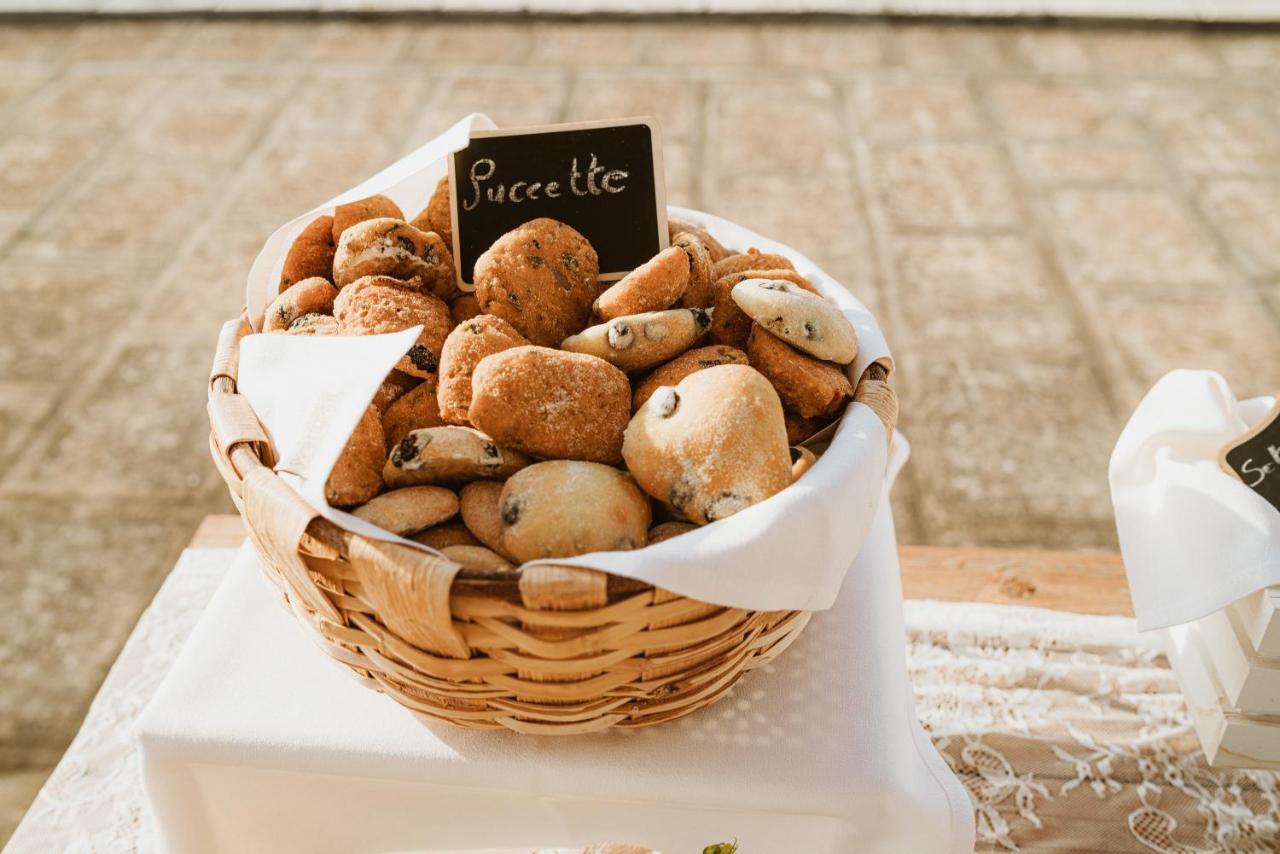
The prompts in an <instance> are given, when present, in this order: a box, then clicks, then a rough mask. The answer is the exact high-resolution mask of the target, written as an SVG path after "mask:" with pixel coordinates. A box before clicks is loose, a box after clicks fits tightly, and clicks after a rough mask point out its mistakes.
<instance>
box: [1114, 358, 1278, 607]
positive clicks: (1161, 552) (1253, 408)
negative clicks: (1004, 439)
mask: <svg viewBox="0 0 1280 854" xmlns="http://www.w3.org/2000/svg"><path fill="white" fill-rule="evenodd" d="M1273 403H1274V398H1270V397H1259V398H1253V399H1251V400H1243V401H1241V400H1237V399H1236V396H1235V394H1234V393H1233V392H1232V391H1231V387H1230V386H1229V385H1228V384H1227V381H1226V380H1225V379H1223V377H1222V376H1221V375H1220V374H1217V373H1215V372H1213V371H1192V370H1177V371H1172V372H1170V373H1168V374H1166V375H1165V376H1164V377H1162V378H1161V379H1160V380H1159V381H1158V382H1157V383H1156V384H1155V386H1154V387H1153V388H1152V389H1151V391H1149V392H1148V393H1147V395H1146V397H1144V398H1143V399H1142V402H1141V403H1139V404H1138V408H1137V410H1136V411H1135V412H1134V413H1133V416H1132V417H1131V418H1130V419H1129V423H1128V424H1127V425H1126V426H1125V428H1124V431H1123V432H1122V433H1121V435H1120V439H1119V441H1118V442H1117V443H1116V447H1115V451H1114V452H1113V453H1112V456H1111V466H1110V479H1111V500H1112V503H1113V504H1114V505H1115V513H1116V529H1117V532H1118V533H1119V536H1120V550H1121V552H1122V553H1123V554H1124V564H1125V571H1126V572H1127V573H1128V577H1129V593H1130V595H1131V596H1132V597H1133V611H1134V614H1135V615H1136V616H1137V618H1138V628H1139V629H1143V630H1147V629H1159V628H1164V627H1166V626H1172V625H1177V624H1179V623H1186V622H1190V621H1191V620H1196V619H1199V618H1200V617H1203V616H1205V615H1207V614H1211V613H1213V612H1214V611H1217V610H1220V609H1222V608H1225V607H1226V606H1227V605H1229V604H1231V603H1232V602H1234V601H1236V600H1237V599H1241V598H1244V597H1245V596H1248V595H1249V594H1250V593H1253V592H1254V591H1257V590H1260V589H1262V588H1263V587H1268V586H1270V585H1273V584H1280V512H1277V511H1276V509H1275V508H1274V507H1272V506H1271V505H1270V504H1269V503H1268V502H1267V501H1266V499H1264V498H1262V497H1261V496H1260V495H1258V494H1257V493H1255V492H1254V491H1253V490H1252V489H1250V488H1249V487H1247V486H1245V485H1244V483H1242V482H1241V481H1240V480H1239V478H1236V477H1234V476H1232V475H1230V474H1228V473H1227V472H1226V471H1224V470H1223V469H1222V468H1221V467H1220V466H1219V465H1218V453H1219V451H1220V450H1221V449H1222V447H1223V446H1224V445H1225V444H1227V443H1228V442H1230V441H1231V440H1233V439H1235V438H1237V437H1239V436H1241V435H1242V434H1244V433H1245V432H1246V431H1247V430H1248V429H1249V428H1250V427H1252V426H1253V425H1254V424H1256V423H1257V422H1258V421H1259V420H1260V419H1261V418H1263V417H1264V416H1265V415H1266V414H1267V412H1268V411H1269V410H1270V409H1271V406H1272V404H1273Z"/></svg>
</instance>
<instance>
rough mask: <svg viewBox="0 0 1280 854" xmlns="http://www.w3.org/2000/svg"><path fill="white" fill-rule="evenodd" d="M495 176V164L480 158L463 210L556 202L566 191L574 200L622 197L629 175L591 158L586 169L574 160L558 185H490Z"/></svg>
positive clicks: (545, 182)
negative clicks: (543, 200) (484, 203)
mask: <svg viewBox="0 0 1280 854" xmlns="http://www.w3.org/2000/svg"><path fill="white" fill-rule="evenodd" d="M497 172H498V164H497V163H495V162H494V161H493V160H491V159H489V158H488V157H482V158H481V159H479V160H477V161H476V162H475V163H473V164H471V173H470V174H469V175H468V176H467V179H468V181H469V182H470V183H471V192H470V194H469V197H468V198H465V199H463V200H462V209H463V210H467V211H473V210H475V209H476V208H477V207H479V206H480V203H481V202H482V201H487V202H490V203H492V204H496V205H501V204H506V203H508V202H509V203H511V204H517V205H518V204H520V203H521V202H523V201H526V200H530V201H532V200H536V199H538V198H540V197H546V198H548V199H558V198H560V197H561V196H562V195H564V193H565V191H566V190H567V191H568V192H569V193H572V194H573V195H575V196H600V195H604V194H605V193H621V192H622V191H623V190H625V189H626V188H627V185H626V181H627V179H628V178H629V177H631V176H630V173H628V172H625V171H623V170H621V169H605V167H603V166H601V165H600V163H599V160H598V159H597V158H596V156H595V155H594V154H592V155H591V163H590V164H589V165H588V166H587V167H586V168H585V169H582V168H579V167H578V158H576V157H575V158H573V162H572V164H571V165H570V166H569V176H568V180H567V181H565V182H563V183H562V182H560V181H512V182H511V184H510V185H507V184H503V183H501V182H498V183H492V184H491V183H489V182H490V181H492V180H493V177H494V175H496V174H497Z"/></svg>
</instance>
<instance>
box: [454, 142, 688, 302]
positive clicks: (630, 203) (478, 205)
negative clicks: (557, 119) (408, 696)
mask: <svg viewBox="0 0 1280 854" xmlns="http://www.w3.org/2000/svg"><path fill="white" fill-rule="evenodd" d="M449 186H450V191H451V192H450V207H451V210H452V214H453V256H454V263H456V264H457V267H458V281H459V282H461V283H463V286H464V288H465V289H466V290H471V288H472V284H471V282H472V275H473V272H474V270H475V264H476V259H477V258H479V257H480V256H481V255H482V254H483V253H484V251H485V250H486V249H488V248H489V247H490V246H491V245H492V244H493V241H495V240H497V239H498V238H499V237H501V236H502V235H503V234H505V233H506V232H508V231H510V230H511V229H513V228H515V227H516V226H518V225H520V224H521V223H524V222H528V221H529V220H531V219H537V218H538V217H544V216H545V217H551V218H552V219H558V220H560V221H561V222H565V223H568V224H569V225H571V226H573V227H574V228H576V229H577V230H578V231H580V232H582V234H583V235H584V236H585V237H586V238H587V240H589V241H591V245H592V246H593V247H595V250H596V252H597V253H598V254H599V256H600V279H601V280H602V281H613V280H614V279H620V278H622V277H623V276H624V275H626V274H627V273H629V272H630V271H631V270H633V269H635V268H636V267H638V266H640V265H641V264H643V263H644V262H645V261H648V260H649V259H650V258H652V257H653V256H654V255H656V254H658V253H659V252H661V251H662V250H663V249H666V248H667V199H666V181H665V176H664V174H663V169H662V146H661V140H660V136H659V133H658V125H657V123H656V122H655V121H654V120H653V119H651V118H647V117H642V118H630V119H613V120H609V121H599V122H581V123H576V124H561V125H542V126H539V127H527V128H509V129H499V130H486V131H476V132H474V133H472V135H471V142H470V143H469V144H468V145H467V147H466V148H464V149H462V150H461V151H458V152H456V153H454V154H453V156H452V157H450V158H449Z"/></svg>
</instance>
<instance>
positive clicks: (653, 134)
mask: <svg viewBox="0 0 1280 854" xmlns="http://www.w3.org/2000/svg"><path fill="white" fill-rule="evenodd" d="M633 125H643V126H645V127H647V128H648V130H649V143H650V147H651V150H652V155H653V184H654V199H655V204H656V206H657V207H656V212H657V230H658V233H657V241H658V248H657V250H656V251H655V253H654V254H657V252H661V251H662V250H664V249H666V248H667V247H668V245H669V244H670V237H669V235H668V234H667V179H666V170H665V164H664V163H663V158H662V132H661V129H660V128H659V126H658V122H657V120H656V119H654V118H653V117H652V116H628V117H626V118H618V119H599V120H595V121H588V122H566V123H563V124H544V125H530V126H528V127H516V128H495V129H493V130H477V131H473V132H472V133H471V139H473V140H476V139H493V138H495V137H519V136H532V135H534V134H540V133H558V132H566V133H569V132H574V131H584V130H601V129H605V128H614V127H627V126H633ZM465 150H466V149H465V148H464V149H461V150H459V151H455V152H453V153H452V154H450V155H449V157H448V158H447V162H448V165H449V216H450V222H452V223H454V228H453V246H452V250H453V263H454V270H455V272H456V273H457V277H458V285H459V287H460V288H461V289H462V290H463V291H466V292H471V291H474V290H475V283H474V282H470V281H468V280H467V278H466V277H465V276H464V275H463V269H462V251H461V250H462V235H461V231H462V230H461V229H460V228H459V227H458V226H457V223H459V222H461V220H460V219H459V218H458V191H457V190H458V181H457V174H456V172H455V160H456V159H457V157H458V155H459V154H461V153H462V152H463V151H465ZM532 218H533V217H530V219H532ZM570 225H572V223H570ZM630 272H631V270H630V269H627V270H601V271H600V276H599V279H598V281H601V282H613V281H617V280H618V279H621V278H622V277H623V276H625V275H626V274H627V273H630Z"/></svg>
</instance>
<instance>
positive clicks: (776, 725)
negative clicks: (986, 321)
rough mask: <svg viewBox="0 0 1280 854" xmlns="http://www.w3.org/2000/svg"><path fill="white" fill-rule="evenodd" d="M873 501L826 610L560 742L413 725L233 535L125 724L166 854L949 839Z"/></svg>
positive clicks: (799, 846)
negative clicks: (172, 659)
mask: <svg viewBox="0 0 1280 854" xmlns="http://www.w3.org/2000/svg"><path fill="white" fill-rule="evenodd" d="M900 601H901V594H900V592H899V578H898V562H897V552H896V545H895V542H894V536H893V522H892V516H891V514H890V513H889V512H888V503H887V502H884V503H882V505H881V512H880V513H878V514H877V517H876V521H875V523H874V525H873V527H872V530H871V534H870V537H869V539H868V541H867V544H866V546H865V547H864V549H863V551H862V553H861V554H860V555H859V557H858V559H857V560H856V561H855V563H854V565H853V567H852V568H851V569H850V571H849V573H848V575H847V576H846V578H845V583H844V586H843V587H842V589H841V592H840V596H839V598H838V599H837V602H836V605H835V607H834V608H832V609H831V610H830V611H824V612H821V613H817V614H815V615H814V616H813V618H812V621H811V623H810V625H809V627H808V628H807V629H806V630H805V632H804V633H803V634H802V635H801V636H800V638H799V639H798V640H797V641H796V642H795V643H794V645H793V646H792V647H791V648H790V649H789V650H787V651H786V652H785V653H784V654H783V656H782V657H781V658H780V659H779V660H778V661H777V662H774V663H773V664H772V665H771V666H768V667H765V668H763V669H761V670H759V671H754V672H752V673H750V674H748V675H747V676H746V677H744V679H743V680H742V681H741V682H740V683H738V685H737V686H736V687H735V688H734V690H733V691H732V692H731V693H730V694H729V696H728V697H726V698H725V699H724V700H722V701H721V702H719V703H717V704H716V705H714V706H713V707H711V708H709V709H706V710H704V711H702V712H700V713H698V714H694V715H691V716H689V717H688V718H684V719H682V720H680V721H677V722H674V723H671V724H668V725H665V726H660V727H652V728H645V729H641V730H631V731H626V730H620V731H612V732H605V733H600V734H595V735H583V736H575V737H568V738H551V737H541V738H539V737H530V736H524V735H519V734H514V733H507V732H490V731H469V730H463V729H460V728H458V727H452V726H448V725H442V724H424V723H423V722H422V721H421V720H419V719H418V718H416V717H414V716H413V715H411V714H410V713H409V712H408V711H407V710H405V709H403V708H401V707H400V706H398V705H396V704H395V703H393V702H391V701H390V700H388V699H387V698H385V697H382V696H380V695H378V694H376V693H375V692H372V691H370V690H368V689H367V688H366V687H365V686H363V685H361V684H359V683H357V682H356V681H355V680H353V679H351V678H350V676H349V674H348V673H347V672H346V670H345V669H343V668H341V667H339V666H337V665H335V664H334V663H332V662H330V661H327V660H326V659H325V657H324V656H322V655H320V654H318V653H317V652H316V650H315V649H314V648H313V646H312V645H311V642H310V640H309V639H308V638H307V637H306V635H305V634H304V632H303V631H302V630H301V628H300V627H299V626H298V625H297V624H296V622H295V621H294V618H293V617H292V615H291V614H289V613H288V612H287V611H286V610H285V609H283V608H281V607H280V605H279V602H278V597H277V595H276V594H275V591H274V589H273V588H271V586H270V585H269V584H268V583H267V582H266V581H265V580H264V579H263V578H262V573H261V570H260V568H259V567H258V564H257V558H256V556H254V554H253V553H252V551H250V550H246V551H244V552H243V553H242V554H241V555H240V556H239V557H238V558H237V560H236V562H235V564H234V565H233V567H232V570H231V574H230V576H229V577H228V578H227V581H226V582H225V583H224V585H223V586H222V587H221V588H220V589H219V590H218V592H217V594H216V595H215V597H214V600H213V602H212V603H211V604H210V606H209V610H208V611H207V613H206V614H205V617H204V619H202V621H201V623H200V625H199V626H197V628H196V630H195V632H194V633H193V634H192V637H191V640H190V641H189V643H188V646H187V648H186V649H185V650H184V651H183V653H182V655H181V657H180V658H179V660H178V661H177V662H176V663H175V664H174V667H173V670H172V671H171V673H170V675H169V677H168V679H166V681H165V683H164V684H163V685H162V686H161V688H160V690H159V692H158V693H157V695H156V697H155V699H154V700H153V702H152V704H151V706H150V707H149V708H148V709H147V711H146V713H145V715H144V718H143V720H142V722H141V724H140V727H139V738H140V741H141V743H142V751H143V758H144V773H145V777H146V779H145V783H146V786H147V789H148V792H149V793H150V795H151V803H152V806H153V808H154V809H155V810H156V811H157V814H158V818H159V819H160V820H159V822H158V825H159V827H160V829H161V831H162V836H163V837H164V839H165V841H166V843H167V845H168V846H169V850H171V851H174V852H181V854H189V852H201V854H203V852H214V851H236V852H243V854H249V852H263V854H265V853H266V852H271V854H289V852H299V854H302V852H306V854H316V852H335V854H336V852H344V854H351V853H352V852H364V853H365V854H378V853H379V852H384V851H399V850H406V849H415V850H417V849H432V850H434V849H437V848H439V849H454V848H458V849H461V848H469V847H507V846H511V847H514V846H518V845H522V844H525V845H540V846H565V847H568V846H572V845H585V844H589V843H591V842H598V841H601V840H603V839H622V840H626V841H631V842H636V843H639V844H643V845H648V846H651V847H653V848H657V849H661V850H663V851H666V852H668V853H669V854H679V852H685V851H699V850H701V849H702V847H703V846H705V845H708V844H710V843H713V842H718V841H724V840H727V839H734V838H737V839H739V840H740V841H741V842H742V843H743V846H744V850H745V851H751V852H754V851H759V852H787V851H805V852H807V854H844V852H847V851H850V850H855V849H856V850H859V851H867V852H874V851H892V852H897V851H903V850H910V851H917V852H967V851H970V850H971V849H972V820H971V812H970V808H969V805H968V802H967V800H966V798H965V794H964V790H963V789H962V787H961V786H960V785H959V783H958V782H957V780H956V778H955V777H954V776H953V775H952V773H951V772H950V770H949V769H948V768H947V767H946V765H945V764H944V763H943V762H942V761H941V758H940V757H939V756H938V754H937V752H936V751H935V750H934V748H933V746H932V744H930V743H929V741H928V739H927V738H926V737H925V736H924V733H923V732H922V731H921V730H920V728H919V725H918V724H917V722H916V720H915V714H914V709H913V708H912V705H911V697H910V685H909V683H908V682H907V679H906V660H905V656H904V653H903V649H902V645H901V638H902V614H901V609H900V606H899V603H900Z"/></svg>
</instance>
